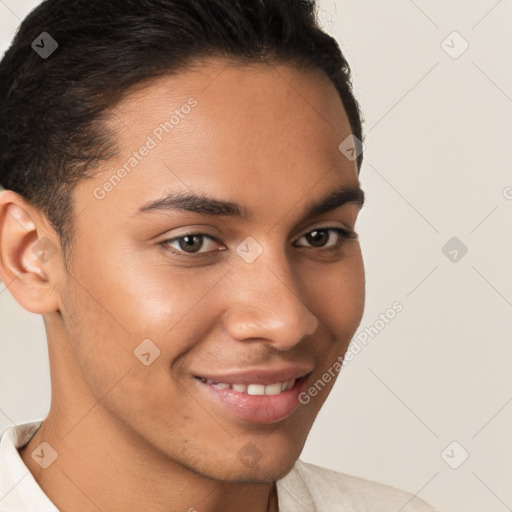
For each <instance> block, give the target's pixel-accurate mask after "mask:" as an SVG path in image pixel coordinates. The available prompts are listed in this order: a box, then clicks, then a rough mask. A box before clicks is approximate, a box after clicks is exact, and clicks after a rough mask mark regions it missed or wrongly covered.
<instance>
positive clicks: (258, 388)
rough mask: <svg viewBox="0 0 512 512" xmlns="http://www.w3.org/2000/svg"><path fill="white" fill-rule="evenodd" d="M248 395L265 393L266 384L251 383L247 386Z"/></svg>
mask: <svg viewBox="0 0 512 512" xmlns="http://www.w3.org/2000/svg"><path fill="white" fill-rule="evenodd" d="M247 394H248V395H264V394H265V386H264V385H263V384H249V385H248V386H247Z"/></svg>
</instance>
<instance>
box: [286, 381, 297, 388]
mask: <svg viewBox="0 0 512 512" xmlns="http://www.w3.org/2000/svg"><path fill="white" fill-rule="evenodd" d="M293 386H295V379H290V380H289V381H288V382H287V383H286V389H292V388H293Z"/></svg>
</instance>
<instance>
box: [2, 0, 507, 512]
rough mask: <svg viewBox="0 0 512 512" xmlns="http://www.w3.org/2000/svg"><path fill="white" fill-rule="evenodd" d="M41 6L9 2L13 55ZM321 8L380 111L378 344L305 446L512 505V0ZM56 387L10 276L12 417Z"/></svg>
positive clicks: (443, 494)
mask: <svg viewBox="0 0 512 512" xmlns="http://www.w3.org/2000/svg"><path fill="white" fill-rule="evenodd" d="M38 3H39V2H36V1H28V0H0V20H1V22H0V53H3V51H5V49H6V48H7V45H8V44H9V41H10V40H11V38H12V36H13V35H14V32H15V30H16V28H17V26H18V25H19V23H20V21H21V19H23V18H24V16H26V14H27V13H28V12H29V11H30V10H31V9H32V8H33V7H34V6H35V5H37V4H38ZM320 6H321V8H322V10H321V12H320V15H321V19H322V23H323V24H324V26H325V29H326V30H327V31H329V32H331V33H332V34H333V35H334V36H335V37H336V38H337V40H338V41H339V42H340V44H341V46H342V49H343V51H344V53H345V54H346V56H347V57H348V59H349V62H350V63H351V66H352V68H353V72H354V82H355V90H356V95H357V96H358V98H359V100H360V102H361V104H362V106H363V110H364V116H365V119H366V121H365V125H364V129H365V133H366V141H365V143H366V157H365V163H364V166H363V169H362V173H361V181H362V185H363V188H364V189H365V191H366V193H367V206H366V207H365V209H364V210H363V212H362V214H361V217H360V221H359V226H358V231H359V233H360V238H361V243H362V247H363V252H364V256H365V264H366V270H367V305H366V311H365V316H364V318H363V321H362V323H361V327H360V329H359V331H358V333H357V334H356V337H355V339H356V340H357V339H358V338H359V339H362V337H363V336H364V333H366V335H367V337H368V341H367V344H366V345H364V344H361V343H359V345H360V346H361V348H360V350H359V351H358V347H356V346H355V345H354V346H353V348H352V352H353V353H354V354H355V355H354V358H353V359H352V360H351V361H350V363H349V364H348V365H347V366H346V367H345V368H344V369H343V370H342V372H341V376H340V379H339V380H338V383H337V384H336V386H335V388H334V390H333V392H332V394H331V396H330V398H329V399H328V401H327V403H326V405H325V407H324V409H323V410H322V411H321V413H320V415H319V417H318V420H317V422H316V423H315V425H314V428H313V430H312V432H311V435H310V437H309V439H308V442H307V445H306V447H305V449H304V452H303V455H302V458H303V459H304V460H306V461H308V462H312V463H315V464H318V465H322V466H327V467H330V468H333V469H336V470H338V471H342V472H345V473H350V474H355V475H358V476H362V477H365V478H368V479H371V480H377V481H381V482H384V483H387V484H389V485H393V486H396V487H399V488H403V489H407V490H409V491H411V492H413V493H418V494H419V496H420V497H422V498H423V499H425V500H426V501H429V502H431V503H432V504H433V505H435V506H436V507H437V508H438V509H439V510H440V511H441V512H482V511H485V512H502V511H505V510H511V509H512V486H511V485H510V482H511V481H512V441H511V440H510V439H511V436H510V431H511V427H512V403H511V402H512V385H511V384H512V382H511V380H512V379H511V371H510V363H511V362H512V343H511V340H512V276H511V274H512V272H511V267H512V171H511V161H512V158H511V146H512V139H511V135H512V68H511V67H510V62H511V60H512V44H511V43H512V31H511V30H510V21H509V20H510V19H512V2H511V1H510V0H500V1H496V0H478V1H472V2H467V1H464V0H451V1H446V0H435V1H434V0H432V1H427V0H416V1H412V0H388V1H386V2H381V1H377V0H373V1H370V0H338V1H336V2H334V1H331V0H325V1H323V2H321V3H320ZM466 47H467V48H466ZM454 237H456V240H452V238H454ZM450 240H452V241H451V242H450V244H449V245H448V246H446V244H447V243H448V242H449V241H450ZM462 244H463V245H462ZM445 246H446V247H445ZM464 247H466V248H467V253H465V249H464ZM443 248H444V249H443ZM396 302H399V303H400V304H401V305H402V306H403V310H402V311H401V312H400V313H398V314H396V315H395V318H394V319H393V320H391V321H389V322H388V323H385V324H383V322H382V320H380V318H379V315H380V314H383V313H385V312H386V311H387V310H388V309H389V308H390V307H391V305H392V304H393V303H396ZM340 314H343V312H342V311H340ZM379 320H380V321H379ZM356 352H357V353H356ZM49 393H50V388H49V374H48V361H47V350H46V341H45V336H44V329H43V322H42V319H41V318H40V317H37V316H35V315H32V314H29V313H27V312H25V311H23V310H22V309H21V308H20V307H19V306H18V305H17V304H16V303H15V302H14V300H13V299H12V297H11V296H10V294H9V292H8V290H6V288H5V285H3V284H2V283H0V432H2V431H4V430H5V429H6V428H8V427H10V426H11V425H12V424H13V423H16V424H19V423H24V422H27V421H33V420H36V419H42V418H44V417H45V415H46V413H47V411H48V408H49ZM466 457H467V458H466ZM464 459H465V460H464ZM397 512H399V511H397Z"/></svg>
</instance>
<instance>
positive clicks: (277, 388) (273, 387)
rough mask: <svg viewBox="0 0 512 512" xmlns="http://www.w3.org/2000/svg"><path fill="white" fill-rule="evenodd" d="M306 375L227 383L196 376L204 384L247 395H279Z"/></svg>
mask: <svg viewBox="0 0 512 512" xmlns="http://www.w3.org/2000/svg"><path fill="white" fill-rule="evenodd" d="M308 376H309V374H308V375H305V376H304V377H301V378H299V379H290V380H286V381H282V382H274V383H271V384H258V383H253V384H229V383H227V382H213V381H211V380H208V379H206V378H204V377H196V378H197V379H199V380H200V381H201V382H203V383H204V384H209V385H210V386H212V387H213V388H216V389H232V390H233V391H235V392H236V393H245V394H247V395H253V396H257V395H279V394H281V393H284V392H286V391H289V390H290V389H292V388H294V387H295V384H296V382H297V381H299V380H304V379H306V378H307V377H308Z"/></svg>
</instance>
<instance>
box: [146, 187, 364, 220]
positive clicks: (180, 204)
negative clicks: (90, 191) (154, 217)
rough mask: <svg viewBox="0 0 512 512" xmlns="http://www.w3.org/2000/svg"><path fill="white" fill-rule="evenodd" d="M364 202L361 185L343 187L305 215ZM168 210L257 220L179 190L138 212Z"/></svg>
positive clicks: (237, 206)
mask: <svg viewBox="0 0 512 512" xmlns="http://www.w3.org/2000/svg"><path fill="white" fill-rule="evenodd" d="M364 202H365V194H364V192H363V190H362V189H361V188H359V187H357V186H340V187H338V188H336V189H335V190H333V191H332V192H330V193H329V194H328V195H327V196H325V197H323V198H321V199H319V200H316V201H314V202H312V203H309V204H308V205H307V206H306V211H305V214H304V217H305V218H310V217H316V216H318V215H322V214H323V213H327V212H329V211H331V210H335V209H336V208H339V207H341V206H343V205H345V204H349V203H350V204H355V205H356V206H358V207H359V208H362V207H363V206H364ZM165 210H171V211H180V212H192V213H197V214H199V215H208V216H213V217H232V218H234V219H239V220H244V221H249V220H251V219H253V216H252V215H251V213H250V212H249V211H248V210H247V208H245V207H244V206H243V205H240V204H238V203H234V202H232V201H224V200H220V199H215V198H212V197H209V196H207V195H199V194H194V193H187V192H175V193H171V194H169V195H168V196H167V197H164V198H163V199H157V200H155V201H151V202H150V203H147V204H145V205H143V206H141V207H140V208H139V209H138V211H137V213H144V212H149V211H165Z"/></svg>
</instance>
